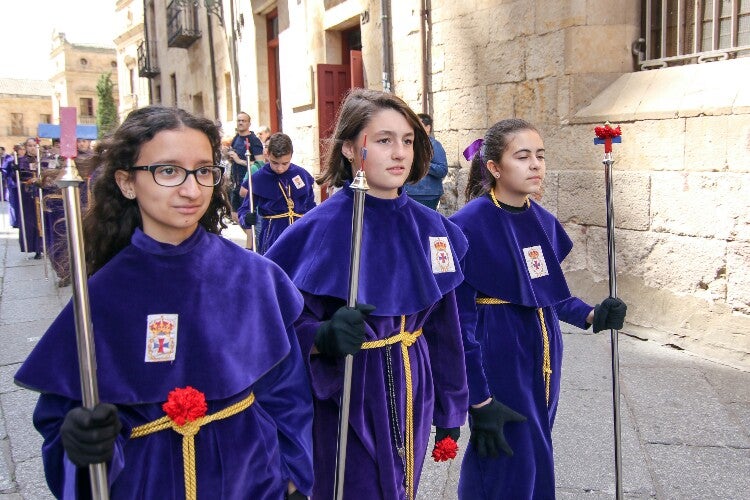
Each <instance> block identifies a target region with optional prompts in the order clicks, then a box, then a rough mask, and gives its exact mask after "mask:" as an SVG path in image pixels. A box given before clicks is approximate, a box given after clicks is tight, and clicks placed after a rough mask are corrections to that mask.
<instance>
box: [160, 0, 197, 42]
mask: <svg viewBox="0 0 750 500" xmlns="http://www.w3.org/2000/svg"><path fill="white" fill-rule="evenodd" d="M200 37H201V32H200V30H199V29H198V3H197V2H181V1H179V0H172V1H171V2H170V3H169V5H168V6H167V45H169V46H170V47H177V48H181V49H186V48H188V47H190V46H191V45H192V44H193V43H194V42H195V41H196V40H198V39H199V38H200Z"/></svg>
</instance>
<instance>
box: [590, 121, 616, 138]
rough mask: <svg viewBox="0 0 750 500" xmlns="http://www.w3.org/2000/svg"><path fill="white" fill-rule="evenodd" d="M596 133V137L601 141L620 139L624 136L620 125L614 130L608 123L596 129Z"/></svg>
mask: <svg viewBox="0 0 750 500" xmlns="http://www.w3.org/2000/svg"><path fill="white" fill-rule="evenodd" d="M594 133H596V136H597V137H598V138H599V139H611V138H613V137H620V136H621V135H622V130H620V126H619V125H618V126H617V127H615V128H612V126H611V125H610V124H609V123H606V124H605V125H604V126H603V127H596V128H594Z"/></svg>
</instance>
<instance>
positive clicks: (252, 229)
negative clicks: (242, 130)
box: [245, 138, 255, 252]
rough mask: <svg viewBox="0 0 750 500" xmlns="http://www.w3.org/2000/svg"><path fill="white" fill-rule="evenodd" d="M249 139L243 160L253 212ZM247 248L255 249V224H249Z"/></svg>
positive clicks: (248, 196)
mask: <svg viewBox="0 0 750 500" xmlns="http://www.w3.org/2000/svg"><path fill="white" fill-rule="evenodd" d="M250 156H251V154H250V139H247V138H246V139H245V161H246V162H247V198H248V202H249V203H250V213H254V212H255V201H254V200H253V169H252V168H251V167H250ZM246 246H247V248H249V249H250V250H252V251H253V252H254V251H255V224H253V225H252V226H250V234H248V235H247V244H246Z"/></svg>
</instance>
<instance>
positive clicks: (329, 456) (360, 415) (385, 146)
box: [266, 89, 468, 500]
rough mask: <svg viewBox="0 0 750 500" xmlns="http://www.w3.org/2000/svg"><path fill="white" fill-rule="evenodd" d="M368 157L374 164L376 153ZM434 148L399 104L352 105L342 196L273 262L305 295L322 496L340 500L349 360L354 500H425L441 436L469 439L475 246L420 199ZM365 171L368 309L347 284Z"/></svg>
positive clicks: (301, 228)
mask: <svg viewBox="0 0 750 500" xmlns="http://www.w3.org/2000/svg"><path fill="white" fill-rule="evenodd" d="M365 150H366V153H365ZM431 153H432V152H431V146H430V141H429V138H428V136H427V134H426V133H425V131H424V129H423V128H422V126H421V123H420V121H419V118H418V117H417V115H415V114H414V112H413V111H412V110H411V109H409V107H408V106H407V105H406V104H405V103H404V102H403V101H402V100H401V99H399V98H398V97H395V96H393V95H392V94H388V93H384V92H379V91H374V90H364V89H357V90H354V91H352V92H351V93H350V94H349V95H348V97H347V98H346V100H345V101H344V103H343V105H342V107H341V110H340V112H339V116H338V119H337V124H336V129H335V132H334V135H333V138H332V140H331V147H330V149H329V152H328V156H327V160H326V168H325V169H324V172H325V173H324V175H323V177H322V178H321V179H319V181H318V182H320V183H326V184H327V185H328V186H334V187H337V188H340V189H339V190H338V191H337V192H336V193H335V194H334V195H333V196H331V197H330V198H329V199H328V200H326V201H325V202H323V203H321V204H320V205H318V206H317V207H316V208H314V209H312V210H311V211H310V212H308V213H307V214H306V215H305V216H304V217H303V218H302V219H300V221H299V222H297V223H295V224H294V225H293V226H291V227H290V228H288V229H287V230H286V231H284V233H283V234H282V235H281V236H280V237H279V239H278V240H276V242H275V243H274V244H273V246H271V248H270V250H269V251H268V253H266V256H267V257H269V258H270V259H272V260H274V261H275V262H276V263H278V264H279V265H280V266H281V267H282V269H284V270H285V271H286V272H287V273H288V274H289V276H290V277H291V278H292V281H293V282H294V284H295V285H297V287H298V288H299V289H300V290H301V292H302V295H303V297H304V300H305V309H304V311H303V313H302V316H301V317H300V319H299V320H298V322H297V324H296V331H297V335H298V337H299V341H300V346H301V348H302V354H303V357H304V359H305V361H306V363H307V367H308V370H309V374H310V382H311V386H312V391H313V400H314V405H315V419H314V421H313V436H314V441H313V442H314V446H313V450H314V457H315V460H314V464H315V473H316V474H315V477H316V481H315V487H314V492H313V497H314V498H332V497H333V493H334V491H333V490H334V478H335V475H336V473H335V469H336V456H337V453H336V448H337V426H338V415H339V403H340V399H341V389H342V382H343V366H344V357H345V356H346V355H347V354H352V355H353V365H354V367H353V378H352V390H351V404H350V415H349V431H348V437H347V441H348V446H347V450H346V463H347V464H348V465H347V466H346V473H345V478H344V498H367V499H373V498H382V499H387V500H393V499H413V498H414V497H415V495H416V493H417V488H418V481H419V476H420V472H421V470H422V463H423V458H424V456H425V453H426V452H427V448H428V442H429V438H430V429H431V425H433V424H434V425H435V426H437V428H438V430H437V432H438V437H437V439H438V440H442V439H443V438H445V437H446V436H452V437H453V438H454V439H458V435H459V427H460V426H461V425H462V424H463V423H464V421H465V419H466V412H467V408H468V401H467V392H466V379H465V374H464V356H463V345H462V340H461V333H460V328H459V319H458V314H457V308H456V297H455V291H454V289H455V288H456V287H457V286H458V285H459V284H460V283H461V282H462V281H463V274H462V273H461V265H460V263H461V259H462V258H463V255H464V254H465V252H466V241H465V238H464V237H463V235H462V234H461V231H460V230H459V229H458V228H457V227H456V226H455V225H453V224H452V223H450V222H449V221H448V220H447V219H445V218H444V217H443V216H442V215H440V214H439V213H437V212H435V211H434V210H431V209H429V208H427V207H425V206H423V205H420V204H419V203H417V202H415V201H413V200H411V199H410V198H409V197H408V196H407V195H406V194H405V193H404V191H403V188H402V186H403V185H404V183H405V182H416V181H418V180H419V179H420V178H422V177H423V176H424V175H425V174H426V173H427V171H428V168H429V162H430V157H431V156H432V154H431ZM360 168H362V169H364V172H365V175H366V178H367V184H368V185H369V190H368V191H367V195H366V197H365V203H364V218H363V234H362V250H361V263H360V275H359V290H358V301H359V304H358V306H357V307H356V308H354V309H348V308H347V307H345V304H346V299H347V297H348V286H349V261H350V247H351V236H352V235H351V231H352V209H353V208H352V207H353V197H354V195H353V192H352V189H351V188H350V186H349V184H350V182H351V181H352V179H353V175H354V173H355V172H356V171H357V170H359V169H360Z"/></svg>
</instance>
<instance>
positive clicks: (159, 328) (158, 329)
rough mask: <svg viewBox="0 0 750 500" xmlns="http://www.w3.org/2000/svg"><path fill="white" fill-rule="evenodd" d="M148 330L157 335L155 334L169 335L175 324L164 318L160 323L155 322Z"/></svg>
mask: <svg viewBox="0 0 750 500" xmlns="http://www.w3.org/2000/svg"><path fill="white" fill-rule="evenodd" d="M148 328H149V330H151V332H152V333H155V334H159V333H169V332H171V331H172V330H173V329H174V323H172V322H171V321H167V320H165V319H163V318H162V319H160V320H158V321H154V322H153V323H151V324H150V325H149V327H148Z"/></svg>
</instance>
